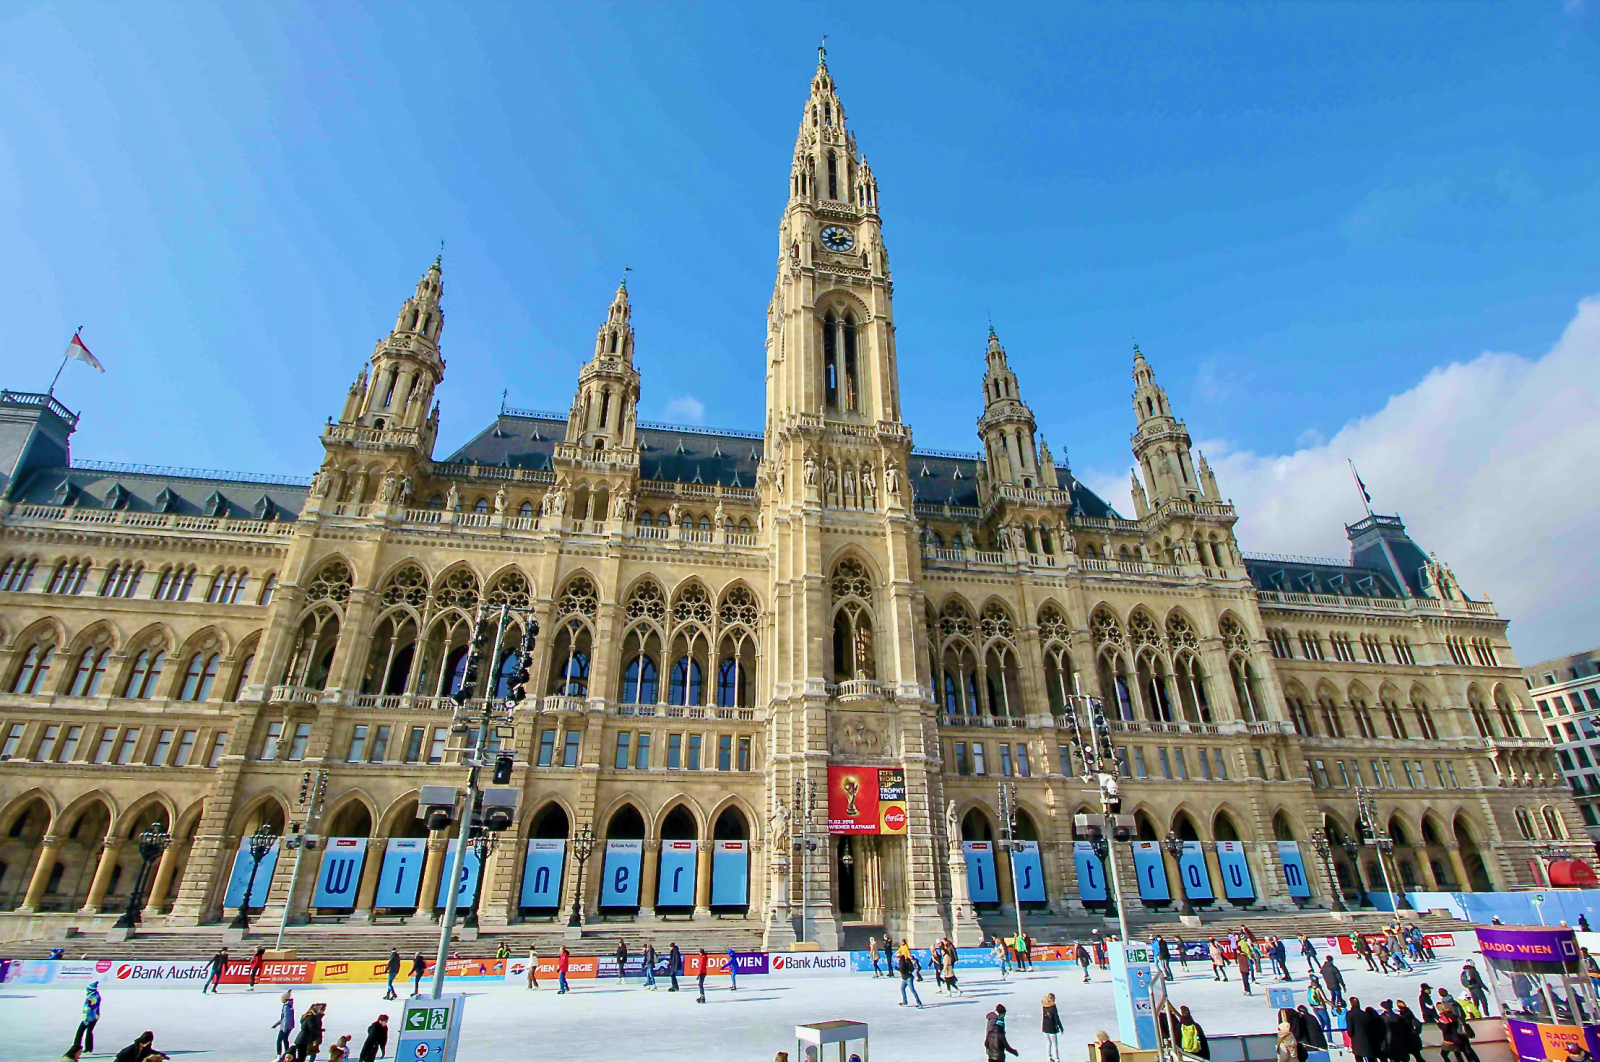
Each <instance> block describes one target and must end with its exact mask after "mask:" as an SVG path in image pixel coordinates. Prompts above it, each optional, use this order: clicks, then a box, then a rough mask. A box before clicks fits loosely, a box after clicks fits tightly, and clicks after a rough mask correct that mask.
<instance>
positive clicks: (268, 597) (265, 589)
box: [256, 575, 278, 607]
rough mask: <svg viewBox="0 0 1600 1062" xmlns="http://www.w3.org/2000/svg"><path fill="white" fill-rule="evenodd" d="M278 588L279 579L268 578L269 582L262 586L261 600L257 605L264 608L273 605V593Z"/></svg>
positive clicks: (270, 576)
mask: <svg viewBox="0 0 1600 1062" xmlns="http://www.w3.org/2000/svg"><path fill="white" fill-rule="evenodd" d="M277 588H278V577H277V576H276V575H269V576H267V581H266V582H264V583H262V584H261V598H260V600H258V601H257V602H256V604H258V605H261V606H263V607H265V606H267V605H270V604H272V592H273V591H274V590H276V589H277Z"/></svg>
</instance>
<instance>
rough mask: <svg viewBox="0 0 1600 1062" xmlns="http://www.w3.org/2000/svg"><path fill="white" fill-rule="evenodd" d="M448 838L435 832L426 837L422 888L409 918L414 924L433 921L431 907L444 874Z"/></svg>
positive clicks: (437, 894)
mask: <svg viewBox="0 0 1600 1062" xmlns="http://www.w3.org/2000/svg"><path fill="white" fill-rule="evenodd" d="M449 844H450V841H449V838H447V837H446V836H445V835H444V834H443V833H440V832H438V831H437V830H436V831H434V832H433V833H431V834H429V835H428V849H427V850H428V857H427V861H426V862H424V863H423V864H422V887H421V889H419V890H418V892H417V913H416V914H414V915H412V916H411V921H412V922H413V923H414V924H417V925H422V924H425V923H429V922H432V921H433V907H434V904H435V903H436V902H437V901H438V899H439V878H440V877H441V876H442V875H443V874H444V861H445V855H446V853H447V850H448V848H449Z"/></svg>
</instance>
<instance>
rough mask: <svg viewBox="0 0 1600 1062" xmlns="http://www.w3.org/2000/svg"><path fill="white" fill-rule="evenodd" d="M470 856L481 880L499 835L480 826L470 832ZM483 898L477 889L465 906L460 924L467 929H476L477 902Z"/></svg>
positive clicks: (497, 843) (480, 889) (498, 840)
mask: <svg viewBox="0 0 1600 1062" xmlns="http://www.w3.org/2000/svg"><path fill="white" fill-rule="evenodd" d="M470 843H471V845H472V854H473V855H475V856H477V857H478V875H479V877H480V878H481V877H482V875H483V868H484V867H486V866H488V865H489V857H490V856H491V855H493V854H494V850H495V848H496V847H497V846H498V845H499V843H500V835H499V834H496V833H490V832H489V831H488V830H486V829H484V828H483V827H481V826H475V827H473V830H472V841H471V842H470ZM482 898H483V889H482V888H479V889H478V890H477V891H476V892H474V893H473V894H472V902H471V903H470V904H468V905H467V913H466V915H464V916H463V917H462V919H461V924H462V926H464V927H465V928H467V929H477V928H478V901H479V900H481V899H482Z"/></svg>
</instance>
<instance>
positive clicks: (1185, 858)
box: [1178, 841, 1216, 900]
mask: <svg viewBox="0 0 1600 1062" xmlns="http://www.w3.org/2000/svg"><path fill="white" fill-rule="evenodd" d="M1178 876H1179V877H1180V878H1182V879H1183V894H1184V895H1185V896H1187V897H1189V899H1191V900H1214V899H1216V893H1214V892H1212V891H1211V870H1210V868H1208V867H1207V866H1206V850H1205V847H1204V846H1203V845H1202V844H1201V843H1200V842H1199V841H1185V842H1183V855H1181V856H1179V857H1178Z"/></svg>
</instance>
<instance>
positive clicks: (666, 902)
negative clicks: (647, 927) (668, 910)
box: [635, 841, 700, 907]
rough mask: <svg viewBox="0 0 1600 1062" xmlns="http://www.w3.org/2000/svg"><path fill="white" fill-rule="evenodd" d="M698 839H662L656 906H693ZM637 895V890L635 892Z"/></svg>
mask: <svg viewBox="0 0 1600 1062" xmlns="http://www.w3.org/2000/svg"><path fill="white" fill-rule="evenodd" d="M699 843H700V842H698V841H662V842H661V868H660V875H661V876H660V879H659V880H660V886H659V887H658V888H657V889H656V906H657V907H693V906H694V871H695V866H694V862H695V848H696V846H698V845H699ZM635 895H637V892H636V893H635Z"/></svg>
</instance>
